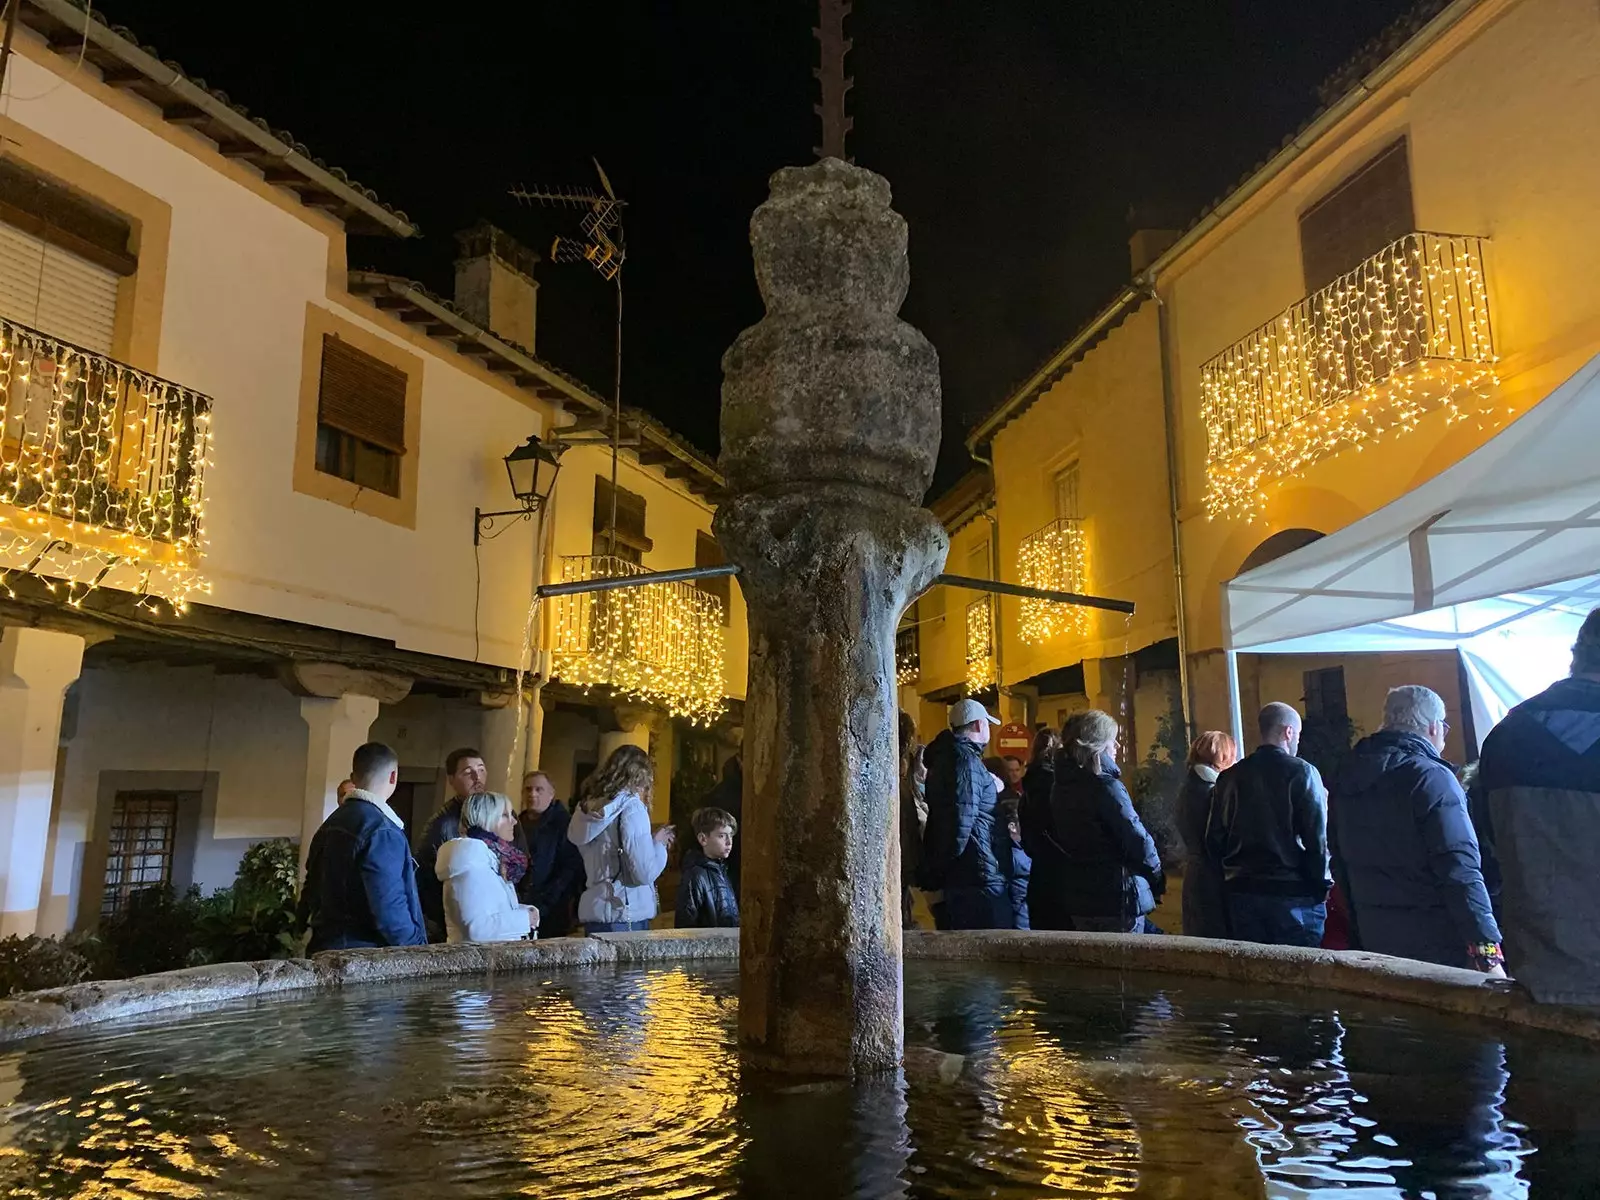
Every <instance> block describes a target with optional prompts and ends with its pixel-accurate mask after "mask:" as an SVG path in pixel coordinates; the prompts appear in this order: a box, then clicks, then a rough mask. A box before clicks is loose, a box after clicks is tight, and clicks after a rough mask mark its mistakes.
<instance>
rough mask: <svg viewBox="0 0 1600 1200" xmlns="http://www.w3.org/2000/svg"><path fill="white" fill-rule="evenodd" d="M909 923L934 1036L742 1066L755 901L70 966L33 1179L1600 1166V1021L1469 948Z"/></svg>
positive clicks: (1179, 1191) (1188, 1186) (902, 1176)
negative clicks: (856, 1068)
mask: <svg viewBox="0 0 1600 1200" xmlns="http://www.w3.org/2000/svg"><path fill="white" fill-rule="evenodd" d="M906 949H907V956H908V958H909V960H910V961H909V962H908V963H907V967H906V984H905V1014H906V1059H905V1067H904V1069H903V1070H901V1071H897V1072H891V1073H888V1074H885V1075H879V1076H874V1077H871V1078H867V1079H863V1080H859V1081H857V1082H856V1083H854V1084H851V1083H848V1082H845V1081H841V1080H826V1081H816V1082H802V1081H797V1080H794V1079H791V1078H774V1077H771V1076H761V1075H751V1074H749V1073H747V1072H745V1071H743V1070H741V1066H740V1059H739V1054H738V1049H737V1046H738V1043H737V1038H736V1033H735V1028H736V1022H737V1016H736V1009H737V999H736V996H737V991H738V979H737V972H736V963H735V959H736V957H737V941H736V939H735V937H734V936H733V935H732V932H731V931H730V932H728V933H716V932H682V933H679V932H658V933H652V934H617V935H605V936H603V937H597V938H592V939H585V940H576V939H573V940H569V939H561V940H554V941H550V942H546V943H534V944H525V945H508V946H475V947H432V948H419V949H414V950H405V951H376V952H354V953H337V954H329V955H325V956H321V957H319V958H318V959H317V960H315V961H313V962H291V963H269V964H234V965H231V966H225V967H207V968H197V969H194V970H190V971H180V972H173V973H170V974H168V975H164V976H150V977H146V978H144V979H139V980H127V981H120V982H115V983H101V984H86V985H79V986H77V987H74V988H67V989H60V990H58V991H55V992H46V993H35V994H34V995H32V996H29V997H24V998H20V999H16V1000H13V1001H10V1002H7V1003H6V1004H5V1005H3V1006H0V1009H3V1011H0V1020H3V1021H4V1028H5V1036H6V1037H7V1038H8V1039H10V1042H11V1044H10V1045H9V1046H8V1047H7V1048H6V1049H5V1050H4V1051H3V1052H0V1193H3V1194H80V1193H82V1192H83V1191H84V1190H85V1189H88V1188H90V1185H91V1184H94V1185H99V1186H102V1187H105V1186H112V1187H114V1188H116V1189H120V1190H119V1191H117V1193H116V1194H120V1195H130V1196H139V1195H196V1196H198V1195H212V1194H227V1195H238V1196H250V1197H260V1198H266V1197H274V1198H275V1197H279V1196H283V1197H289V1196H304V1195H306V1194H309V1193H311V1192H315V1193H316V1194H329V1193H331V1194H333V1195H346V1194H348V1195H363V1196H411V1195H416V1196H418V1197H422V1196H428V1197H445V1198H452V1197H456V1196H477V1195H505V1194H512V1193H519V1194H525V1195H534V1196H572V1195H585V1196H607V1195H616V1196H623V1195H626V1196H653V1195H697V1196H698V1195H703V1196H765V1195H772V1196H786V1195H799V1194H804V1195H806V1196H808V1197H819V1198H823V1200H826V1198H829V1197H834V1196H862V1197H869V1196H870V1197H877V1196H922V1195H927V1196H962V1195H984V1196H999V1197H1010V1196H1017V1197H1021V1196H1030V1197H1031V1196H1040V1195H1096V1196H1098V1195H1111V1194H1122V1193H1126V1194H1139V1195H1146V1194H1148V1195H1162V1196H1204V1197H1216V1196H1236V1195H1239V1196H1245V1195H1248V1196H1277V1195H1319V1194H1327V1195H1332V1194H1334V1193H1335V1192H1340V1193H1342V1192H1343V1191H1344V1190H1345V1189H1350V1188H1366V1189H1369V1191H1367V1192H1364V1193H1363V1194H1377V1195H1411V1194H1425V1193H1427V1192H1429V1191H1432V1192H1434V1193H1436V1194H1439V1195H1473V1196H1501V1195H1504V1196H1522V1195H1527V1194H1529V1193H1528V1189H1529V1187H1530V1186H1531V1187H1533V1188H1534V1190H1533V1193H1532V1194H1534V1195H1536V1196H1537V1195H1541V1194H1550V1195H1579V1194H1583V1193H1582V1188H1583V1187H1585V1186H1587V1181H1589V1180H1590V1178H1591V1175H1592V1162H1593V1161H1594V1158H1593V1156H1594V1154H1595V1153H1596V1151H1597V1150H1600V1122H1596V1121H1595V1119H1594V1117H1593V1115H1592V1114H1593V1113H1594V1112H1596V1111H1600V1069H1597V1068H1600V1047H1596V1046H1594V1045H1593V1041H1594V1040H1595V1035H1596V1029H1595V1027H1594V1025H1593V1023H1592V1022H1589V1023H1585V1022H1588V1018H1585V1017H1582V1015H1581V1014H1570V1013H1569V1014H1553V1013H1551V1012H1550V1010H1540V1009H1537V1008H1535V1007H1534V1006H1532V1005H1530V1004H1526V1003H1524V1002H1522V1001H1520V1000H1519V999H1518V997H1517V996H1516V995H1515V994H1514V993H1508V992H1507V991H1505V990H1503V989H1495V988H1492V987H1486V986H1484V985H1483V984H1482V982H1481V981H1478V980H1476V979H1475V978H1474V977H1472V976H1470V974H1469V973H1465V972H1454V971H1442V972H1441V971H1438V970H1435V969H1433V968H1427V967H1419V966H1418V965H1417V964H1410V963H1399V962H1396V961H1394V960H1385V959H1379V958H1376V957H1375V956H1364V955H1335V954H1329V953H1324V952H1319V951H1299V950H1288V951H1280V950H1276V949H1273V948H1268V947H1257V946H1246V945H1235V944H1220V945H1219V944H1216V943H1204V942H1198V941H1194V940H1190V939H1182V938H1127V937H1120V936H1114V935H1094V934H1050V933H1039V934H1029V933H1003V934H911V935H908V936H907V938H906ZM1463 976H1465V977H1463ZM1558 1016H1559V1017H1560V1021H1564V1022H1565V1024H1561V1023H1559V1022H1558V1023H1556V1024H1552V1022H1553V1021H1556V1020H1557V1017H1558ZM1530 1026H1539V1027H1538V1028H1532V1027H1530ZM1552 1029H1561V1030H1562V1032H1559V1033H1558V1032H1552V1031H1551V1030H1552ZM1574 1035H1575V1036H1574ZM797 1189H798V1190H797Z"/></svg>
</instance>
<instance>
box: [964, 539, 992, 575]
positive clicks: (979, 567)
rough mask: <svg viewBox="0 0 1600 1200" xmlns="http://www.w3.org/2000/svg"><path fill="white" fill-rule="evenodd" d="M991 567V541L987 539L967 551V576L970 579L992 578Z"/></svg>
mask: <svg viewBox="0 0 1600 1200" xmlns="http://www.w3.org/2000/svg"><path fill="white" fill-rule="evenodd" d="M989 567H990V564H989V539H988V538H987V537H985V538H984V539H983V541H981V542H979V543H978V544H977V545H975V546H973V547H972V549H970V550H968V551H967V576H968V578H970V579H988V578H990V577H991V576H990V572H989Z"/></svg>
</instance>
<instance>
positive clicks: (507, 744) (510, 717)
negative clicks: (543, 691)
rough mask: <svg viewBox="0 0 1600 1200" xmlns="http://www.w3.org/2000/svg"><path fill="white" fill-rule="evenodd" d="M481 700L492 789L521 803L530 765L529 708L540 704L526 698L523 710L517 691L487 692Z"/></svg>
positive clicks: (484, 762) (487, 765)
mask: <svg viewBox="0 0 1600 1200" xmlns="http://www.w3.org/2000/svg"><path fill="white" fill-rule="evenodd" d="M478 702H479V703H480V704H482V705H483V707H484V713H483V765H484V766H486V767H487V768H488V769H489V790H490V791H491V792H502V793H504V794H505V795H507V796H510V797H511V802H512V804H513V806H515V805H517V804H519V803H520V802H519V800H518V797H519V796H520V794H521V791H522V773H523V771H525V770H526V769H527V768H526V767H525V766H524V763H525V762H526V761H527V759H526V753H527V746H528V738H527V733H526V726H527V721H528V710H529V709H530V708H536V707H538V706H537V705H530V704H529V703H528V702H527V701H526V700H524V701H523V702H522V711H521V712H520V713H519V712H518V711H517V697H516V693H514V692H510V693H507V692H483V693H480V695H479V698H478Z"/></svg>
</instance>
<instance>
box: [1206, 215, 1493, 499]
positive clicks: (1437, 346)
mask: <svg viewBox="0 0 1600 1200" xmlns="http://www.w3.org/2000/svg"><path fill="white" fill-rule="evenodd" d="M1494 364H1495V352H1494V336H1493V329H1492V327H1491V325H1490V321H1489V297H1488V291H1487V288H1486V286H1485V280H1484V262H1483V239H1482V238H1477V237H1458V236H1451V235H1446V234H1437V233H1413V234H1408V235H1407V236H1405V237H1403V238H1401V239H1400V240H1399V241H1397V242H1395V243H1393V244H1392V245H1390V246H1387V247H1385V248H1384V249H1383V250H1381V251H1379V252H1378V253H1377V254H1375V255H1373V256H1372V257H1371V258H1369V259H1367V260H1366V261H1365V262H1363V263H1362V264H1361V265H1360V266H1359V267H1357V268H1356V269H1355V270H1354V271H1351V272H1350V273H1349V274H1346V275H1341V276H1340V277H1339V278H1338V279H1336V280H1334V281H1333V282H1332V283H1331V284H1329V285H1328V286H1327V287H1325V288H1323V289H1322V290H1321V291H1319V292H1316V293H1314V294H1312V295H1310V296H1307V297H1306V298H1305V299H1304V300H1301V301H1300V302H1299V303H1298V304H1295V305H1294V306H1293V307H1292V308H1290V309H1288V310H1287V311H1286V312H1284V313H1282V314H1280V315H1279V316H1277V317H1275V318H1274V319H1273V320H1271V321H1268V322H1267V323H1266V324H1265V325H1263V326H1261V327H1260V328H1259V329H1257V330H1255V331H1254V332H1252V333H1250V334H1249V335H1248V336H1246V337H1244V338H1242V339H1241V340H1240V341H1238V342H1236V343H1234V344H1233V345H1232V346H1230V347H1228V349H1226V350H1224V351H1223V352H1222V353H1221V354H1219V355H1217V356H1216V357H1215V358H1213V359H1211V360H1210V361H1209V362H1207V363H1205V364H1204V365H1203V366H1202V367H1201V368H1200V392H1201V416H1202V418H1203V420H1204V421H1205V426H1206V437H1207V448H1206V494H1205V503H1206V510H1207V512H1208V513H1209V514H1210V515H1211V516H1213V517H1216V516H1225V515H1232V516H1242V517H1245V518H1247V519H1248V518H1250V517H1253V516H1255V515H1257V514H1258V513H1259V512H1260V511H1261V508H1262V506H1263V505H1264V504H1265V502H1266V500H1267V498H1268V489H1270V488H1272V487H1275V486H1277V485H1279V484H1281V483H1282V482H1283V481H1284V480H1286V479H1292V478H1294V477H1296V476H1298V475H1300V474H1301V473H1302V472H1303V471H1304V470H1305V469H1306V468H1307V467H1309V466H1311V465H1312V464H1313V463H1316V462H1318V461H1320V460H1322V459H1324V458H1328V457H1330V456H1332V455H1334V454H1337V453H1338V452H1339V451H1341V450H1343V449H1345V448H1347V447H1352V446H1353V447H1355V448H1357V449H1360V448H1361V447H1362V445H1364V444H1365V443H1367V442H1369V441H1373V440H1374V439H1377V438H1380V437H1383V436H1385V435H1392V434H1400V433H1405V432H1409V431H1410V430H1412V429H1414V428H1415V427H1416V425H1417V422H1418V421H1419V420H1420V419H1421V418H1422V417H1423V416H1424V415H1426V414H1427V413H1429V412H1432V411H1434V410H1436V409H1440V408H1443V409H1445V410H1446V411H1447V413H1448V414H1449V419H1450V420H1451V421H1455V420H1461V419H1464V418H1465V417H1466V416H1467V415H1468V414H1469V412H1471V411H1474V410H1477V409H1479V408H1481V407H1482V406H1483V405H1484V404H1485V403H1486V402H1487V400H1488V398H1489V394H1490V389H1491V388H1492V387H1493V386H1494V385H1495V383H1496V382H1497V380H1496V379H1495V374H1494Z"/></svg>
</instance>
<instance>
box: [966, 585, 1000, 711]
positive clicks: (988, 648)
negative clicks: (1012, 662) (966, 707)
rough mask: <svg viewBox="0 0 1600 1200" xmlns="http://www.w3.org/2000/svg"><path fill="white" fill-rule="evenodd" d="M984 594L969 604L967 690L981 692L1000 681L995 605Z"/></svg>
mask: <svg viewBox="0 0 1600 1200" xmlns="http://www.w3.org/2000/svg"><path fill="white" fill-rule="evenodd" d="M991 600H992V598H991V597H989V596H984V597H983V598H982V599H981V600H974V601H973V602H972V603H971V604H969V605H967V691H969V692H981V691H983V689H984V688H988V687H993V686H994V685H995V683H997V682H998V681H999V675H998V673H997V671H996V667H995V661H994V605H993V603H992V602H991Z"/></svg>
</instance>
